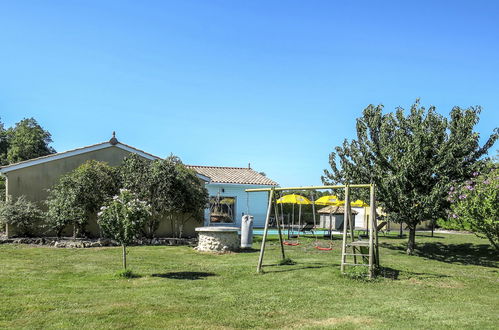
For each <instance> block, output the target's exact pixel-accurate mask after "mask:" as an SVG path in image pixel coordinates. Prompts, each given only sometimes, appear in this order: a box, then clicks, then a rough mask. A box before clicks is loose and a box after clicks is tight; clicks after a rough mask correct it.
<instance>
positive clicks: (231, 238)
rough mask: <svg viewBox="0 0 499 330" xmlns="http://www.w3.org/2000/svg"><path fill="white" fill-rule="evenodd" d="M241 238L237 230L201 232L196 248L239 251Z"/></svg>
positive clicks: (209, 250)
mask: <svg viewBox="0 0 499 330" xmlns="http://www.w3.org/2000/svg"><path fill="white" fill-rule="evenodd" d="M239 246H240V239H239V235H238V234H237V232H234V231H233V232H217V231H207V232H199V239H198V246H197V247H196V250H198V251H201V252H230V251H238V250H239Z"/></svg>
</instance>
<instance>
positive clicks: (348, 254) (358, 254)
mask: <svg viewBox="0 0 499 330" xmlns="http://www.w3.org/2000/svg"><path fill="white" fill-rule="evenodd" d="M344 255H346V256H358V257H369V254H362V253H345V254H344Z"/></svg>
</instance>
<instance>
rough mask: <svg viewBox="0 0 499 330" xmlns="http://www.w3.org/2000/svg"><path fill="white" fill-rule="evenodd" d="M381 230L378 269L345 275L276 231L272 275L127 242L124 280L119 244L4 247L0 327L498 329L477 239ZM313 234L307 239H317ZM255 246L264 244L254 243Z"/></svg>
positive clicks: (218, 258)
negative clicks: (408, 241)
mask: <svg viewBox="0 0 499 330" xmlns="http://www.w3.org/2000/svg"><path fill="white" fill-rule="evenodd" d="M437 236H438V237H435V238H430V237H423V236H418V244H419V248H418V250H417V255H416V256H412V257H409V256H406V255H405V253H404V245H403V243H405V240H400V239H398V238H395V237H381V242H382V247H381V264H382V265H383V269H382V276H381V277H379V278H377V279H376V280H374V281H365V280H362V279H358V280H356V279H352V278H348V277H345V276H341V274H340V271H339V258H340V257H339V256H340V255H339V247H340V241H339V240H336V241H335V246H334V250H333V251H331V252H323V251H318V250H315V249H314V248H313V247H312V245H311V244H307V243H305V244H302V245H300V246H298V247H289V248H287V251H288V257H289V258H291V259H292V261H294V262H296V263H295V264H288V265H279V261H280V259H281V258H280V255H279V249H278V245H277V241H276V239H275V238H273V239H271V240H270V246H269V249H268V250H267V253H266V257H265V263H264V264H265V265H266V266H265V268H264V269H265V273H264V274H261V275H258V274H256V273H255V268H256V263H257V258H258V253H257V252H256V250H255V251H252V252H245V253H234V254H225V255H211V254H204V253H198V252H196V251H194V250H193V249H192V248H189V247H162V246H161V247H160V246H155V247H152V246H151V247H131V248H130V249H129V257H128V261H129V265H130V268H131V269H133V273H134V274H136V275H137V277H135V278H131V279H127V278H120V277H117V276H116V273H117V272H119V271H120V267H121V259H120V253H121V249H120V248H92V249H56V248H48V247H31V246H21V245H18V246H16V245H3V246H0V262H1V267H0V295H1V296H0V327H1V328H15V327H17V328H203V329H206V328H250V327H261V328H269V327H271V328H276V327H278V328H345V329H353V328H426V329H433V328H476V329H486V328H497V326H498V324H499V316H498V315H499V313H498V312H499V259H498V256H497V254H496V253H495V251H493V250H492V249H491V248H490V247H489V246H488V244H487V242H486V241H484V240H481V239H478V238H476V237H474V236H472V235H442V234H437ZM309 241H310V240H309ZM256 247H257V246H256Z"/></svg>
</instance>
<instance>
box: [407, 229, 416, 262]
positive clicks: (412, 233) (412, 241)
mask: <svg viewBox="0 0 499 330" xmlns="http://www.w3.org/2000/svg"><path fill="white" fill-rule="evenodd" d="M415 247H416V227H413V226H409V240H408V241H407V254H408V255H410V256H412V255H413V253H414V248H415Z"/></svg>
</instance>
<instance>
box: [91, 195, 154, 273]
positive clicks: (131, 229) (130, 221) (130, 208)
mask: <svg viewBox="0 0 499 330" xmlns="http://www.w3.org/2000/svg"><path fill="white" fill-rule="evenodd" d="M150 210H151V206H150V205H149V204H147V203H146V202H144V201H141V200H139V199H138V198H137V196H136V195H135V194H133V193H132V192H130V191H129V190H126V189H121V190H120V193H119V194H118V195H116V196H114V197H113V198H112V199H111V200H110V201H108V202H107V203H106V204H105V205H104V206H102V207H101V209H100V212H99V213H98V214H97V222H98V224H99V226H100V227H101V229H102V232H103V233H104V235H105V236H107V237H110V238H112V239H114V240H116V241H117V242H118V243H119V244H121V246H122V247H123V268H124V269H125V270H126V247H127V246H128V245H130V244H131V243H132V242H133V240H134V239H137V238H138V236H139V234H140V232H141V230H142V227H143V226H144V223H145V222H146V221H147V219H148V218H149V217H150V216H151V211H150Z"/></svg>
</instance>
